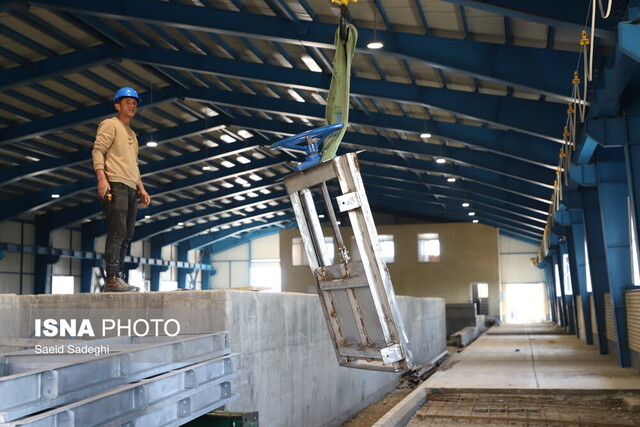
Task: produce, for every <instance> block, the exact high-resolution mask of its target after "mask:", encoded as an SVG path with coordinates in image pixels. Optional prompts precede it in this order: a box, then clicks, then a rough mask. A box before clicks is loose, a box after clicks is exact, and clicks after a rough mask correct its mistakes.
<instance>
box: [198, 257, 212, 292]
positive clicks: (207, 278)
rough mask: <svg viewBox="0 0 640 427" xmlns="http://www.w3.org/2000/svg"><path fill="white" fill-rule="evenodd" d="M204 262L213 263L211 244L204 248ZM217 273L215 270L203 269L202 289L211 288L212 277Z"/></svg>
mask: <svg viewBox="0 0 640 427" xmlns="http://www.w3.org/2000/svg"><path fill="white" fill-rule="evenodd" d="M200 262H201V263H202V264H207V265H211V246H206V247H204V248H203V249H202V261H200ZM214 274H215V271H211V270H202V272H201V276H200V277H201V283H200V289H202V290H208V289H211V277H212V276H213V275H214Z"/></svg>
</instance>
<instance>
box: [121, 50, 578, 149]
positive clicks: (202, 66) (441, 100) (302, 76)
mask: <svg viewBox="0 0 640 427" xmlns="http://www.w3.org/2000/svg"><path fill="white" fill-rule="evenodd" d="M122 57H123V58H126V59H129V60H131V61H135V62H138V63H144V64H149V65H152V66H156V67H158V66H162V67H169V68H174V69H179V70H183V71H191V72H198V73H208V74H213V75H216V76H227V77H234V78H239V79H243V78H246V79H249V80H252V81H258V82H262V83H265V84H277V85H280V86H286V87H291V88H300V89H305V90H312V91H319V92H328V90H329V85H330V82H331V75H330V74H327V73H315V72H312V71H306V70H302V69H294V68H285V67H278V66H273V65H267V64H259V63H252V62H246V61H238V60H232V59H226V58H218V57H213V56H204V55H196V54H191V53H184V52H175V51H169V50H163V49H156V48H144V47H142V48H135V49H130V50H126V51H123V52H122ZM372 60H373V61H374V65H375V64H376V62H375V58H372ZM379 71H380V70H379ZM380 72H381V71H380ZM350 84H351V95H352V96H363V97H369V98H379V99H386V100H389V101H394V102H400V103H411V104H416V105H421V106H425V107H429V108H436V109H439V110H443V111H447V112H450V113H453V114H456V115H460V116H464V117H468V118H471V119H474V120H479V121H482V122H486V123H492V124H495V125H499V126H505V127H508V128H512V129H514V130H517V131H520V132H524V133H528V134H531V135H536V136H539V137H542V138H546V139H550V140H552V141H556V142H562V138H560V137H558V134H559V132H560V131H561V130H562V127H563V126H564V123H565V116H566V106H564V105H561V104H556V103H550V102H544V101H532V100H525V99H517V98H511V97H504V96H497V95H487V94H480V93H474V92H464V91H452V90H447V89H440V88H433V87H427V86H417V85H413V84H406V83H394V82H388V81H384V80H375V79H365V78H359V77H352V78H351V82H350ZM532 117H535V118H536V120H535V121H532V120H531V118H532Z"/></svg>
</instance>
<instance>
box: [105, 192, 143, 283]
mask: <svg viewBox="0 0 640 427" xmlns="http://www.w3.org/2000/svg"><path fill="white" fill-rule="evenodd" d="M109 185H110V186H111V194H112V198H111V200H105V199H102V200H101V204H102V210H103V211H104V214H105V216H106V217H107V227H108V230H109V231H108V234H107V241H106V243H105V248H104V258H105V264H106V270H107V277H111V276H119V277H123V272H124V258H125V257H126V256H127V249H129V243H131V239H133V232H134V230H135V227H136V214H137V213H138V191H137V190H135V189H133V188H131V187H129V186H128V185H125V184H123V183H121V182H110V183H109Z"/></svg>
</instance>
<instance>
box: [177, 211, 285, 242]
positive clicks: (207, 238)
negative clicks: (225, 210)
mask: <svg viewBox="0 0 640 427" xmlns="http://www.w3.org/2000/svg"><path fill="white" fill-rule="evenodd" d="M294 225H295V215H294V214H293V212H288V213H286V214H284V215H282V216H278V217H275V218H273V219H272V220H269V222H268V224H256V223H251V224H242V225H238V226H235V227H231V228H229V229H227V230H221V231H217V232H215V233H208V234H200V235H197V236H194V237H191V238H190V239H188V240H185V241H184V242H183V245H185V246H186V247H187V248H188V249H189V250H193V249H202V248H204V247H207V246H211V250H212V251H214V252H216V251H217V249H216V248H217V244H218V243H220V245H221V247H229V240H230V239H235V238H236V236H238V237H240V236H241V235H242V233H249V232H257V231H259V230H263V229H267V230H271V229H273V228H276V227H277V228H278V229H280V228H282V227H285V226H286V227H289V228H293V227H294Z"/></svg>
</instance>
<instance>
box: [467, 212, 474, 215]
mask: <svg viewBox="0 0 640 427" xmlns="http://www.w3.org/2000/svg"><path fill="white" fill-rule="evenodd" d="M475 214H476V213H475V212H469V213H468V214H467V215H469V216H475Z"/></svg>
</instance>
